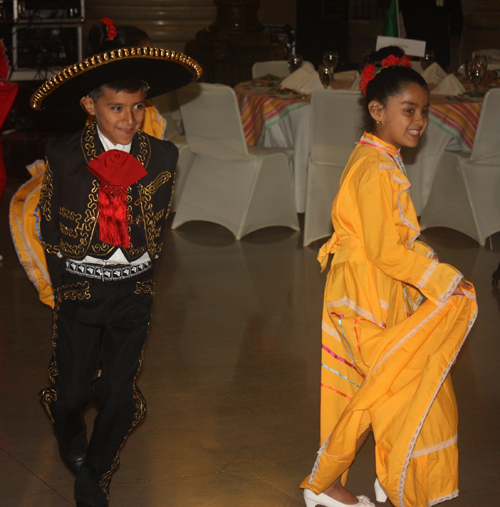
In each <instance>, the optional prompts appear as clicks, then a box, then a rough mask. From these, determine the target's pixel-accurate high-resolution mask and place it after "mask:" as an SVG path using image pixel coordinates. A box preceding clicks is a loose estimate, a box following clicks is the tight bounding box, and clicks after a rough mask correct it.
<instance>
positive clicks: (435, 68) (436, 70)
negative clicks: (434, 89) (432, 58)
mask: <svg viewBox="0 0 500 507" xmlns="http://www.w3.org/2000/svg"><path fill="white" fill-rule="evenodd" d="M421 76H422V77H423V78H424V79H425V81H426V82H427V83H436V84H439V83H440V82H441V81H442V80H443V79H444V78H445V77H446V72H445V71H444V70H443V68H442V67H441V66H440V65H439V63H436V62H434V63H432V64H431V65H429V66H428V67H427V68H426V69H425V70H424V71H423V72H422V74H421Z"/></svg>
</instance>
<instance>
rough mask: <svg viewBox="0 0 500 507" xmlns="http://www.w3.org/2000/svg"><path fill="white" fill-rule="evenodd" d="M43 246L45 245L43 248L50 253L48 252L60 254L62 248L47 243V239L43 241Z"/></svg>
mask: <svg viewBox="0 0 500 507" xmlns="http://www.w3.org/2000/svg"><path fill="white" fill-rule="evenodd" d="M42 246H43V249H44V250H45V251H46V252H47V253H48V254H58V253H59V252H60V250H61V249H60V248H59V245H49V244H48V243H46V242H45V241H44V242H43V243H42Z"/></svg>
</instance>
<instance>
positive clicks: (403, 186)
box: [379, 151, 420, 248]
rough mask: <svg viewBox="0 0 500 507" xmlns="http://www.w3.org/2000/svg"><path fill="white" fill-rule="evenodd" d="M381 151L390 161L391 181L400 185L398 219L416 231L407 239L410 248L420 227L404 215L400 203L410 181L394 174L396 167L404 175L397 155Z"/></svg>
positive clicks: (401, 163)
mask: <svg viewBox="0 0 500 507" xmlns="http://www.w3.org/2000/svg"><path fill="white" fill-rule="evenodd" d="M382 153H383V155H385V156H386V157H387V158H388V159H389V160H390V161H391V162H392V166H391V178H392V181H394V182H395V183H397V184H398V185H401V190H400V191H399V192H398V216H399V219H400V220H401V222H402V223H403V224H405V225H406V227H408V228H409V229H410V230H412V231H415V233H416V234H415V235H414V236H412V237H411V238H410V239H409V240H408V247H409V248H412V245H413V243H414V242H415V241H416V239H417V238H418V237H419V236H420V228H419V227H418V226H416V225H415V224H414V223H413V222H411V221H410V220H408V219H407V218H406V217H405V216H404V211H405V210H404V209H403V205H402V204H401V195H402V194H403V192H409V191H410V190H409V189H410V187H411V183H410V182H409V181H408V179H402V178H398V177H397V176H396V174H395V169H396V167H397V168H398V169H399V170H400V171H401V172H402V173H403V174H405V175H406V172H405V169H404V165H403V162H402V160H401V159H400V158H399V157H397V156H394V155H392V154H391V153H388V152H386V151H383V152H382ZM381 166H382V167H386V166H385V165H382V164H381V165H380V166H379V167H381Z"/></svg>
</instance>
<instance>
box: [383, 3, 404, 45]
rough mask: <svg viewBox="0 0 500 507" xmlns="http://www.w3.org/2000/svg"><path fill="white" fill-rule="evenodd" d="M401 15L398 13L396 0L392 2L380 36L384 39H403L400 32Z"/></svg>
mask: <svg viewBox="0 0 500 507" xmlns="http://www.w3.org/2000/svg"><path fill="white" fill-rule="evenodd" d="M401 21H402V19H401V13H400V12H399V2H398V0H392V2H391V5H390V6H389V10H388V11H387V16H386V18H385V22H384V28H383V29H382V35H385V36H386V37H404V35H403V33H402V30H401Z"/></svg>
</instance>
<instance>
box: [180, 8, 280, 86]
mask: <svg viewBox="0 0 500 507" xmlns="http://www.w3.org/2000/svg"><path fill="white" fill-rule="evenodd" d="M214 4H215V5H216V7H217V16H216V19H215V21H214V22H213V23H212V24H211V25H210V27H209V28H208V29H204V30H200V31H199V32H198V33H197V34H196V39H195V40H193V41H190V42H189V43H188V44H187V45H186V53H187V54H189V55H190V56H192V57H193V58H195V59H196V60H197V61H198V62H199V63H200V64H201V66H202V67H203V80H204V81H207V82H210V83H224V84H228V85H230V86H234V85H236V84H237V83H239V82H241V81H246V80H248V79H250V78H251V77H252V65H253V64H254V63H255V62H258V61H267V60H283V59H285V58H286V57H287V55H288V48H287V46H286V44H284V43H283V42H280V41H278V39H277V36H276V34H275V33H272V32H266V31H264V30H263V27H262V25H261V24H260V22H259V20H258V17H257V11H258V9H259V4H260V2H259V0H214Z"/></svg>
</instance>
